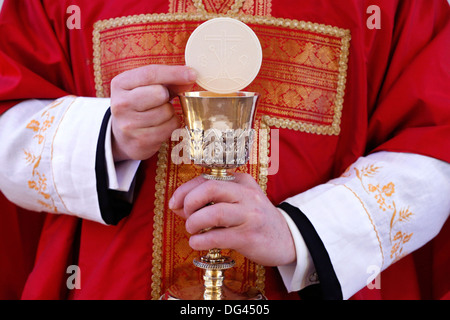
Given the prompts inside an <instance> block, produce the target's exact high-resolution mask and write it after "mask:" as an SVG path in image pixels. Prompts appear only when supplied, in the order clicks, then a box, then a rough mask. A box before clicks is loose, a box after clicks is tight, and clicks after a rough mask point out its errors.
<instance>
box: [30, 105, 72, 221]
mask: <svg viewBox="0 0 450 320" xmlns="http://www.w3.org/2000/svg"><path fill="white" fill-rule="evenodd" d="M63 101H64V100H56V101H55V102H53V103H52V104H51V105H50V106H49V107H47V108H46V109H45V111H44V112H43V113H42V114H41V116H40V119H39V120H36V119H33V120H31V121H30V122H29V123H28V124H27V126H26V128H27V129H30V130H32V131H33V132H34V133H35V135H34V136H33V139H35V140H36V141H37V144H38V145H40V146H42V147H41V149H40V151H39V152H38V153H34V152H33V151H27V150H23V152H24V154H25V161H26V163H27V164H28V165H32V166H33V170H32V171H31V179H30V180H28V188H30V189H33V190H35V191H36V192H37V193H38V194H39V195H40V196H41V199H38V200H37V202H38V203H39V204H40V205H42V206H43V207H45V208H46V210H48V211H50V212H55V213H56V212H58V208H57V207H56V205H55V200H54V199H53V197H52V196H51V195H50V193H49V192H48V188H47V177H46V175H45V173H42V172H41V171H40V170H39V165H40V163H41V159H42V154H43V152H44V149H45V141H46V139H47V132H48V131H47V130H48V129H49V128H50V127H51V126H52V125H53V123H54V120H55V117H54V116H52V115H51V112H50V111H51V110H52V109H54V108H56V107H58V106H59V105H60V104H61V103H62V102H63Z"/></svg>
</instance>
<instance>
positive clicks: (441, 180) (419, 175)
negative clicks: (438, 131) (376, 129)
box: [280, 152, 450, 299]
mask: <svg viewBox="0 0 450 320" xmlns="http://www.w3.org/2000/svg"><path fill="white" fill-rule="evenodd" d="M449 194H450V164H448V163H446V162H443V161H439V160H436V159H433V158H430V157H426V156H421V155H417V154H408V153H394V152H378V153H375V154H372V155H369V156H367V157H363V158H360V159H359V160H358V161H357V162H356V163H354V164H353V165H352V166H350V167H349V168H348V169H347V171H346V172H345V173H344V174H343V175H342V176H341V177H339V178H337V179H334V180H331V181H329V182H328V183H326V184H323V185H320V186H317V187H315V188H312V189H310V190H308V191H306V192H304V193H302V194H299V195H297V196H294V197H292V198H289V199H287V200H286V202H287V203H289V204H291V205H293V206H295V207H297V208H299V209H300V210H301V211H302V212H303V213H304V214H305V215H306V216H307V218H308V219H309V221H310V222H311V223H312V225H313V226H314V228H315V230H316V231H317V233H318V235H319V236H320V239H321V241H322V242H323V244H324V246H325V248H326V250H327V253H328V255H329V257H330V260H331V262H332V265H333V268H334V271H335V273H336V276H337V278H338V280H339V283H340V286H341V290H342V294H343V297H344V299H347V298H349V297H351V296H352V295H353V294H355V293H356V292H358V291H359V290H360V289H362V288H363V287H364V286H366V285H367V284H368V283H369V282H370V279H372V278H373V271H374V270H379V271H380V272H381V271H382V270H384V269H386V268H387V267H389V266H390V265H391V264H393V263H395V262H396V261H398V260H399V259H401V258H402V257H403V256H405V255H407V254H409V253H411V252H412V251H414V250H416V249H418V248H420V247H421V246H423V245H424V244H426V243H427V242H428V241H430V240H431V239H432V238H433V237H435V236H436V235H437V234H438V233H439V231H440V229H441V228H442V226H443V225H444V223H445V221H446V220H447V218H448V216H449V214H450V197H449V196H448V195H449ZM294 238H295V237H294ZM297 244H298V246H299V247H300V249H297V252H298V250H303V251H304V250H307V249H306V247H305V244H304V243H303V242H302V241H298V238H297V241H296V246H297ZM303 257H305V253H303ZM305 264H306V266H305ZM308 264H309V262H308V261H306V262H305V261H301V260H299V259H298V260H297V265H296V266H287V267H283V268H281V269H280V272H281V274H282V276H283V280H284V282H285V284H286V287H287V288H288V290H289V291H297V290H300V289H302V287H303V286H304V285H305V281H307V280H305V279H308V278H309V277H310V276H311V274H312V272H313V270H314V268H312V267H311V266H309V265H308ZM369 278H370V279H369ZM319 280H320V279H319Z"/></svg>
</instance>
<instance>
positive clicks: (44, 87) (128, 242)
mask: <svg viewBox="0 0 450 320" xmlns="http://www.w3.org/2000/svg"><path fill="white" fill-rule="evenodd" d="M269 2H270V3H271V6H270V9H271V16H272V17H275V18H288V19H295V20H302V21H311V22H314V23H320V24H324V25H331V26H337V27H339V28H344V29H348V30H350V32H351V42H350V51H349V58H348V59H349V60H348V69H347V81H346V86H345V97H344V103H343V109H342V117H341V119H340V133H339V134H338V135H317V134H311V133H306V132H300V131H293V130H288V129H280V169H279V171H278V173H277V174H276V175H273V176H270V177H269V179H268V182H267V194H268V196H269V198H270V199H271V200H272V201H273V202H274V203H279V202H280V201H283V200H284V199H286V198H287V197H289V196H293V195H295V194H298V193H300V192H302V191H305V190H307V189H308V188H311V187H313V186H316V185H318V184H321V183H325V182H327V181H328V180H329V179H332V178H335V177H337V176H339V175H340V174H341V173H342V172H343V171H344V170H345V169H346V168H347V166H348V165H350V164H351V163H353V162H354V161H356V159H357V158H358V157H360V156H364V155H367V154H369V153H370V152H374V151H379V150H384V151H395V152H411V153H418V154H423V155H426V156H431V157H435V158H437V159H440V160H443V161H447V162H449V161H450V112H449V101H450V91H449V90H448V88H446V87H447V86H448V83H449V80H450V79H449V75H450V70H449V69H450V64H449V57H448V52H449V49H450V48H449V37H450V23H449V19H448V17H449V8H448V4H447V2H446V1H444V0H442V1H432V2H430V1H391V0H389V1H370V3H369V1H358V0H348V1H346V2H345V5H342V4H341V2H332V3H331V2H330V1H324V0H319V1H302V2H301V4H300V2H299V1H292V0H285V1H276V0H273V1H269ZM71 4H72V3H71V1H31V0H30V1H20V2H19V1H8V0H7V1H5V4H4V7H3V10H2V12H1V17H0V34H1V35H2V36H1V37H0V114H1V113H2V112H4V111H6V110H7V109H8V108H10V107H12V106H14V105H15V104H17V103H18V102H20V101H21V100H25V99H31V98H37V99H44V98H45V99H55V98H58V97H61V96H64V95H67V94H74V95H78V96H95V95H96V88H95V79H94V68H93V49H92V48H93V40H92V33H93V26H94V23H95V22H96V21H99V20H104V19H110V18H117V17H121V16H130V15H138V14H148V13H167V12H168V11H169V5H168V1H141V0H129V1H115V0H114V1H108V2H102V1H87V0H80V1H77V5H78V6H79V7H80V9H81V29H73V30H71V29H68V28H67V26H66V19H67V18H68V17H69V15H70V14H67V13H66V9H67V7H68V6H69V5H71ZM371 4H377V5H378V6H379V7H380V8H381V29H380V30H371V29H369V28H368V27H367V26H366V20H367V18H368V17H369V14H367V13H366V9H367V7H368V6H369V5H371ZM441 61H445V63H444V64H442V62H441ZM261 81H263V80H261ZM296 146H298V147H296ZM156 166H157V159H156V158H155V157H153V158H152V159H150V160H148V161H146V162H145V163H144V164H143V168H142V170H141V173H140V174H141V175H142V180H143V181H144V182H143V184H142V186H141V187H140V189H139V196H138V198H137V200H136V203H135V205H134V209H133V212H132V213H131V215H130V216H129V217H127V218H125V219H124V220H122V221H121V222H120V223H119V224H118V225H117V226H104V225H100V224H98V223H94V222H90V221H83V220H80V219H78V218H75V217H70V216H65V215H50V214H44V213H31V212H26V211H25V210H23V209H20V208H18V207H16V206H15V205H13V204H11V203H9V202H8V201H7V200H6V199H5V198H4V197H3V196H1V195H0V246H1V250H0V298H3V299H19V298H23V299H66V298H69V299H116V298H118V299H149V298H150V297H151V294H150V292H151V285H152V272H151V271H152V234H153V225H154V224H153V215H152V212H153V204H154V200H155V199H154V195H155V186H154V184H155V183H154V181H155V172H156ZM293 166H295V167H296V170H295V171H293V170H291V168H292V167H293ZM449 227H450V226H449V223H448V222H447V224H446V225H445V226H444V228H443V229H442V230H441V233H440V234H439V235H438V236H437V237H436V238H435V239H434V240H433V241H431V242H430V243H428V244H427V245H425V246H424V247H423V248H421V249H419V250H418V251H416V252H414V253H413V254H410V255H408V256H407V257H405V258H403V259H402V260H401V261H399V262H398V263H396V264H394V265H392V266H391V267H389V268H388V269H387V270H386V271H384V272H383V273H382V275H381V279H382V287H381V289H379V290H378V289H376V290H369V289H367V288H365V289H363V290H361V291H360V292H359V293H357V294H356V295H355V296H354V298H356V299H386V298H387V299H448V298H450V296H449V295H450V293H449V292H450V276H449V273H448V269H449V267H450V255H449V254H448V252H450V241H449V237H448V234H449ZM72 264H74V265H78V266H79V267H80V270H82V273H81V286H82V288H81V290H69V289H68V288H67V286H66V280H67V278H68V276H69V274H68V273H67V271H66V270H67V267H68V266H69V265H72ZM266 279H267V283H266V294H267V296H268V297H269V298H291V297H294V296H295V295H292V294H291V295H289V296H288V295H286V294H285V293H284V292H283V291H284V289H283V284H282V282H281V280H280V279H279V278H278V276H277V272H276V270H274V269H268V270H267V271H266Z"/></svg>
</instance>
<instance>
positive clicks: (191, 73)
mask: <svg viewBox="0 0 450 320" xmlns="http://www.w3.org/2000/svg"><path fill="white" fill-rule="evenodd" d="M186 78H187V80H188V81H189V82H194V81H195V80H196V79H197V72H195V70H194V69H192V68H189V69H188V71H187V72H186Z"/></svg>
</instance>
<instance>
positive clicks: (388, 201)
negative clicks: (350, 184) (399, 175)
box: [344, 164, 414, 261]
mask: <svg viewBox="0 0 450 320" xmlns="http://www.w3.org/2000/svg"><path fill="white" fill-rule="evenodd" d="M380 169H381V167H376V166H375V165H373V164H372V165H367V166H365V167H363V168H360V169H358V168H356V167H355V168H354V170H355V173H356V177H357V178H358V179H359V181H360V182H361V185H362V187H363V189H364V190H365V191H366V192H367V194H369V195H370V194H371V195H373V196H374V199H375V200H376V201H377V204H378V207H379V208H380V210H382V211H383V212H386V213H387V214H390V219H389V220H390V225H389V240H390V243H391V250H390V258H391V259H393V260H394V261H397V260H400V259H401V258H402V257H403V256H404V255H405V252H404V251H403V246H404V244H406V243H407V242H409V241H410V240H411V238H412V236H413V233H407V232H404V231H401V230H399V231H396V232H395V230H398V229H399V228H401V224H402V223H404V222H407V221H409V220H410V218H411V216H413V215H414V214H413V213H412V212H411V211H410V209H409V207H407V208H400V209H398V208H397V206H396V204H395V201H394V195H395V192H396V190H395V184H394V182H389V183H387V184H385V185H380V184H379V183H377V184H372V183H369V182H366V180H370V179H372V178H374V177H375V176H376V175H377V174H378V173H379V171H380ZM347 174H348V172H346V173H344V176H346V175H347ZM394 227H395V228H394ZM394 229H395V230H394Z"/></svg>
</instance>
